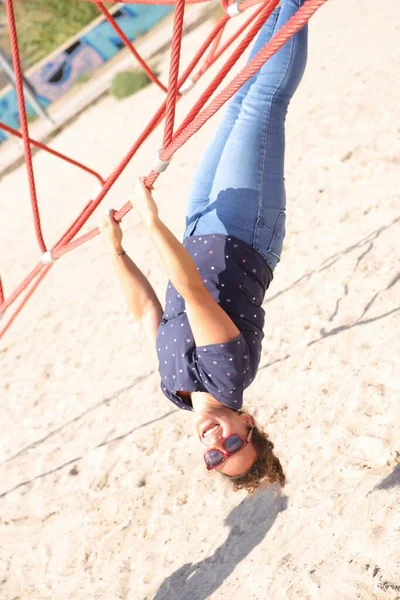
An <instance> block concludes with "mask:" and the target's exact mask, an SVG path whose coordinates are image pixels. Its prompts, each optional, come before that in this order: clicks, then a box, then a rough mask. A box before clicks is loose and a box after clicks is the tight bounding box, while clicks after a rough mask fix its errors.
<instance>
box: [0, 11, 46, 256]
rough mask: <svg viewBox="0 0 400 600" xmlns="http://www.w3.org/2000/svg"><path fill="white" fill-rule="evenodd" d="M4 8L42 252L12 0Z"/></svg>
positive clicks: (40, 244) (40, 245) (34, 212)
mask: <svg viewBox="0 0 400 600" xmlns="http://www.w3.org/2000/svg"><path fill="white" fill-rule="evenodd" d="M6 9H7V18H8V27H9V32H10V42H11V53H12V59H13V65H14V74H15V91H16V93H17V100H18V111H19V118H20V121H21V131H22V139H23V141H24V152H25V162H26V169H27V173H28V182H29V191H30V196H31V204H32V212H33V221H34V224H35V231H36V237H37V240H38V243H39V247H40V249H41V251H42V252H45V251H46V244H45V243H44V239H43V235H42V229H41V226H40V216H39V208H38V203H37V197H36V186H35V177H34V174H33V166H32V155H31V147H30V144H29V133H28V120H27V117H26V108H25V98H24V88H23V83H22V69H21V61H20V58H19V49H18V40H17V28H16V25H15V15H14V8H13V4H12V0H6Z"/></svg>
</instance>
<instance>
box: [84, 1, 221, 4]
mask: <svg viewBox="0 0 400 600" xmlns="http://www.w3.org/2000/svg"><path fill="white" fill-rule="evenodd" d="M79 1H80V2H92V3H96V2H97V1H98V0H79ZM107 2H108V3H109V4H121V1H120V0H107ZM204 2H209V0H185V3H186V4H204ZM176 3H177V2H176V1H175V0H124V4H162V5H165V4H176Z"/></svg>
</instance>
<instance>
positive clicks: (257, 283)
mask: <svg viewBox="0 0 400 600" xmlns="http://www.w3.org/2000/svg"><path fill="white" fill-rule="evenodd" d="M183 245H184V247H185V248H186V250H187V251H188V252H189V254H190V255H191V256H192V258H193V259H194V261H195V263H196V264H197V269H198V270H199V272H200V275H201V278H202V279H203V282H204V285H205V286H206V288H207V290H208V291H209V292H210V294H211V295H212V297H213V298H214V300H216V301H217V302H218V304H219V305H220V306H221V307H222V308H223V309H224V310H225V312H226V313H227V314H228V315H229V316H230V318H231V319H232V321H233V322H234V323H235V325H236V327H237V328H238V329H239V331H240V335H239V336H238V337H237V338H236V339H234V340H231V341H229V342H226V343H224V344H212V345H208V346H197V347H196V344H195V341H194V339H193V334H192V331H191V328H190V324H189V321H188V318H187V316H186V310H185V301H184V299H183V298H182V297H181V296H180V295H179V294H178V292H177V291H176V289H175V288H174V287H173V285H172V284H171V283H170V282H169V283H168V288H167V292H166V298H165V312H164V315H163V318H162V321H161V325H160V327H159V330H158V334H157V354H158V360H159V373H160V376H161V389H162V391H163V393H164V394H165V396H166V397H167V398H168V399H169V400H171V401H172V402H173V403H174V404H176V406H178V407H179V408H182V409H185V410H193V409H192V407H191V406H188V405H187V404H185V402H184V401H183V400H182V398H180V396H179V395H178V393H177V392H179V391H186V392H195V391H197V392H208V393H209V394H211V395H212V396H213V397H214V398H215V399H216V400H218V401H219V402H221V404H224V405H225V406H229V407H230V408H232V409H234V410H239V409H240V408H241V407H242V404H243V391H244V390H245V389H246V388H247V387H248V386H249V385H250V384H251V382H252V381H253V379H254V377H255V376H256V373H257V369H258V364H259V362H260V355H261V342H262V339H263V327H264V310H263V308H262V307H261V304H262V302H263V299H264V295H265V291H266V290H267V288H268V286H269V284H270V282H271V280H272V272H271V270H270V268H269V266H268V265H267V264H266V262H265V261H264V260H263V258H262V257H261V256H260V255H259V254H258V252H256V251H254V250H253V249H252V248H250V246H248V245H247V244H246V243H244V242H242V241H241V240H239V239H237V238H234V237H228V236H225V235H218V234H215V235H203V236H190V237H187V238H186V240H185V241H184V244H183Z"/></svg>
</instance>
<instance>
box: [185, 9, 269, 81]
mask: <svg viewBox="0 0 400 600" xmlns="http://www.w3.org/2000/svg"><path fill="white" fill-rule="evenodd" d="M257 3H258V4H259V0H257ZM263 8H264V6H263V5H262V6H261V7H260V8H259V9H258V10H257V11H256V12H255V13H254V14H252V15H251V16H250V17H249V18H248V19H247V21H245V22H244V23H243V25H241V27H239V29H238V30H237V31H236V32H235V33H234V34H233V35H231V37H230V38H229V39H228V40H227V41H226V42H225V43H224V44H222V45H221V46H220V47H219V48H216V49H215V52H214V53H213V54H211V53H210V55H209V56H208V58H207V60H206V61H205V63H204V65H203V66H202V67H201V68H200V69H199V70H198V71H197V73H195V75H193V77H192V79H193V81H197V80H198V79H199V78H200V77H201V76H202V75H203V74H204V73H205V72H206V71H207V69H209V68H210V67H211V66H212V65H213V64H214V63H215V62H216V61H217V60H218V59H219V58H220V57H221V56H222V54H223V53H224V52H225V51H226V50H227V49H228V48H229V46H231V45H232V44H233V42H235V41H236V39H237V38H238V37H239V36H240V35H241V34H242V33H243V31H245V30H246V29H247V27H248V26H249V25H250V24H251V23H252V22H253V21H254V20H255V19H256V18H257V17H258V16H259V14H260V13H261V11H262V10H263Z"/></svg>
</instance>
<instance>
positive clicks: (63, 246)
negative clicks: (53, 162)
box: [0, 15, 229, 313]
mask: <svg viewBox="0 0 400 600" xmlns="http://www.w3.org/2000/svg"><path fill="white" fill-rule="evenodd" d="M228 19H229V17H227V16H226V15H224V16H222V17H221V19H220V21H219V22H218V23H217V24H216V25H215V27H214V28H213V30H212V31H211V33H210V34H209V35H208V37H207V38H206V39H205V41H204V42H203V43H202V44H201V46H200V48H199V49H198V50H197V52H196V54H195V55H194V57H193V58H192V60H191V61H190V63H189V65H188V66H187V67H186V69H185V71H184V73H183V74H182V76H181V78H180V80H179V83H178V87H180V86H181V85H183V84H184V83H185V81H186V80H187V78H188V77H189V76H190V74H191V73H192V71H193V69H195V68H196V66H197V65H198V63H199V61H200V59H201V58H202V56H203V55H204V53H205V52H206V51H207V49H208V48H209V46H210V44H211V43H212V41H213V40H214V38H215V36H216V35H218V33H219V31H220V29H221V28H222V27H224V26H225V24H226V22H227V21H228ZM180 97H181V96H178V97H177V101H178V100H179V99H180ZM165 106H166V102H165V101H164V102H163V104H162V105H161V107H160V108H159V110H158V111H157V112H156V114H155V115H154V117H153V118H152V119H151V121H150V123H149V124H148V126H147V127H146V129H145V130H144V131H143V133H142V135H141V136H140V137H139V138H138V140H137V141H136V142H135V144H134V145H133V147H132V148H131V150H130V152H129V153H128V154H127V155H126V156H125V159H124V160H123V161H121V163H120V164H119V166H118V167H117V168H116V169H115V170H114V172H113V173H112V174H111V175H110V176H109V177H108V179H107V181H106V182H105V184H104V187H103V189H102V190H101V192H100V193H99V195H98V196H97V198H96V199H95V200H93V201H92V202H90V203H89V204H88V205H87V206H86V207H85V209H84V210H83V211H82V212H81V213H80V215H79V216H78V217H77V218H76V219H75V221H74V223H73V224H72V225H71V227H70V228H69V230H68V232H67V233H66V234H65V235H64V236H63V238H61V240H59V241H58V242H57V244H55V246H54V249H53V251H52V255H53V257H54V258H58V257H59V256H62V254H65V253H66V252H69V251H70V250H73V249H74V248H76V247H78V246H79V245H81V244H82V243H84V242H85V241H87V240H90V239H92V238H93V237H95V236H96V235H97V234H98V233H99V231H98V229H97V228H96V229H93V230H92V231H89V232H88V233H87V234H85V235H83V236H81V237H80V238H78V239H76V240H74V241H73V242H72V241H71V240H72V239H73V238H74V237H75V235H77V233H78V232H79V231H80V229H81V228H82V227H83V225H84V224H85V223H86V221H87V219H88V218H89V217H90V216H91V214H92V213H93V211H94V210H95V209H96V208H97V206H98V205H99V203H100V202H101V201H102V200H103V198H104V196H105V195H106V193H107V192H108V191H109V189H110V188H111V187H112V185H113V184H114V183H115V181H116V180H117V179H118V177H119V175H120V174H121V173H122V171H123V170H124V169H125V167H126V166H127V164H128V163H129V162H130V160H131V158H132V157H133V156H134V154H135V153H136V152H137V150H138V149H139V148H140V146H141V145H142V143H143V142H144V140H145V139H146V138H147V137H148V136H149V135H150V133H151V132H152V131H153V130H154V129H155V127H156V126H157V125H158V124H159V123H160V122H161V121H162V119H163V117H164V114H165ZM131 208H132V205H131V203H130V202H127V203H126V204H125V205H124V206H123V207H122V208H121V209H120V211H119V212H118V217H119V218H120V219H122V218H123V217H124V216H125V215H126V214H127V213H128V212H129V210H130V209H131ZM42 266H43V265H42V263H41V262H40V263H39V264H38V265H36V267H35V268H34V269H33V271H32V272H31V273H30V274H29V275H28V276H27V277H26V278H25V279H24V280H23V281H22V282H21V284H20V285H19V286H18V287H17V288H16V290H14V292H13V293H12V294H11V296H10V297H9V298H7V300H6V301H4V302H3V303H1V305H0V313H2V312H4V311H5V310H6V309H7V308H8V307H9V306H10V305H11V304H12V303H13V302H15V300H16V299H17V298H18V297H19V296H20V294H21V293H22V292H23V291H24V290H25V289H26V287H27V286H28V285H29V283H30V282H31V281H32V279H33V278H34V277H35V276H36V275H37V273H38V272H39V271H40V270H41V268H42Z"/></svg>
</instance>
